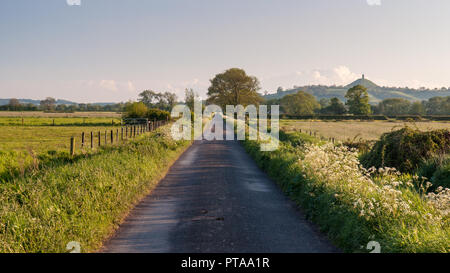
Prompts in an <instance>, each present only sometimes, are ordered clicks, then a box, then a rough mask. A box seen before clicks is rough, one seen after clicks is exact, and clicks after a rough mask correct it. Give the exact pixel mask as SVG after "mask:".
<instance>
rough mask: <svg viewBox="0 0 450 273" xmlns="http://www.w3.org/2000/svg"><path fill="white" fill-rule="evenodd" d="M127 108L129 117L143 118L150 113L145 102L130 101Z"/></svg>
mask: <svg viewBox="0 0 450 273" xmlns="http://www.w3.org/2000/svg"><path fill="white" fill-rule="evenodd" d="M125 110H126V114H125V116H126V117H128V118H143V117H145V116H147V113H148V108H147V106H146V105H145V104H144V103H143V102H134V103H129V104H128V105H127V106H126V107H125Z"/></svg>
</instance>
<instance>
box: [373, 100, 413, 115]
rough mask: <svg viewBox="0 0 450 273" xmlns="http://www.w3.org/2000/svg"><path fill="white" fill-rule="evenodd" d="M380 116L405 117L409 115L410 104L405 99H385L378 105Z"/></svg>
mask: <svg viewBox="0 0 450 273" xmlns="http://www.w3.org/2000/svg"><path fill="white" fill-rule="evenodd" d="M378 108H379V110H380V113H381V114H384V115H406V114H408V113H409V110H410V108H411V103H410V102H409V101H408V100H406V99H401V98H390V99H385V100H383V101H382V102H380V104H379V105H378Z"/></svg>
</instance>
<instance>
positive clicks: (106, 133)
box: [105, 130, 108, 145]
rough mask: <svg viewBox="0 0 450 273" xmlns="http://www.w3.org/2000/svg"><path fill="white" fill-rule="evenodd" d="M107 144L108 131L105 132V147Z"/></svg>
mask: <svg viewBox="0 0 450 273" xmlns="http://www.w3.org/2000/svg"><path fill="white" fill-rule="evenodd" d="M106 144H108V131H106V130H105V145H106Z"/></svg>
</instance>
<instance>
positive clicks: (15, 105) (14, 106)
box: [8, 99, 22, 111]
mask: <svg viewBox="0 0 450 273" xmlns="http://www.w3.org/2000/svg"><path fill="white" fill-rule="evenodd" d="M8 105H9V109H10V110H12V111H16V110H18V109H19V108H20V107H21V106H22V105H21V104H20V101H19V100H18V99H10V100H9V104H8Z"/></svg>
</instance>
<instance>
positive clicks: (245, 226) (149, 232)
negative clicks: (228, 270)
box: [102, 140, 337, 253]
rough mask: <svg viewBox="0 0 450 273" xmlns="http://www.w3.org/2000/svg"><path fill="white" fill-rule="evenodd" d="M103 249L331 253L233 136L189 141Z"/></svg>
mask: <svg viewBox="0 0 450 273" xmlns="http://www.w3.org/2000/svg"><path fill="white" fill-rule="evenodd" d="M102 251H103V252H133V253H136V252H146V253H153V252H164V253H165V252H178V253H179V252H183V253H186V252H189V253H190V252H193V253H232V252H233V253H248V252H250V253H255V252H256V253H265V252H274V253H293V252H294V253H300V252H313V253H317V252H336V251H337V249H336V248H335V247H333V246H332V245H331V244H330V242H328V241H327V239H326V238H324V236H323V235H320V234H319V233H318V232H317V230H316V229H315V228H314V227H313V226H312V225H311V224H310V223H309V222H308V221H306V220H305V219H304V216H303V215H302V214H301V213H300V212H299V211H298V210H297V209H296V208H295V205H294V204H293V202H291V201H290V200H288V198H287V197H286V196H285V195H284V194H283V193H282V192H281V190H280V189H279V188H278V187H277V186H276V184H275V183H274V182H273V181H271V180H270V179H269V178H268V177H267V175H266V174H265V173H263V172H262V171H261V170H260V169H259V168H258V167H257V165H256V164H255V162H254V161H253V160H252V159H251V158H250V156H249V155H247V154H246V152H245V150H244V148H243V147H242V146H241V145H240V144H239V143H238V142H237V141H205V140H203V141H196V142H195V143H194V144H193V145H192V146H191V147H190V148H189V149H188V150H187V151H186V152H185V153H184V154H183V155H182V156H181V157H180V159H179V160H178V161H177V162H176V163H175V164H174V165H173V166H172V168H171V169H170V171H169V173H168V174H167V176H166V177H165V178H164V179H163V180H162V181H161V182H160V184H159V185H158V186H157V187H156V188H155V190H154V191H153V192H152V193H151V194H150V195H149V196H147V197H146V198H145V199H144V200H143V201H142V202H141V203H140V204H139V205H138V206H137V207H136V208H135V209H134V210H133V211H132V212H131V214H130V215H129V216H128V217H127V219H126V220H125V222H124V223H123V224H122V225H121V226H120V228H119V230H118V232H117V233H116V234H115V236H113V237H112V238H111V239H110V240H109V241H108V242H106V243H105V245H104V248H103V249H102Z"/></svg>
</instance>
